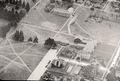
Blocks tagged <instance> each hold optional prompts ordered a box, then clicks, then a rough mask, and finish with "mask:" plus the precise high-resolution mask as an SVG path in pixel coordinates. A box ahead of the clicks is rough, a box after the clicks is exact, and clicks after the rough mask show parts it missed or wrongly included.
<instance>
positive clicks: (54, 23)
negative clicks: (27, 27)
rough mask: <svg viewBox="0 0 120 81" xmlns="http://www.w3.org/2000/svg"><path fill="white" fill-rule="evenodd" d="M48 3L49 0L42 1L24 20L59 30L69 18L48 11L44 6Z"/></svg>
mask: <svg viewBox="0 0 120 81" xmlns="http://www.w3.org/2000/svg"><path fill="white" fill-rule="evenodd" d="M47 3H48V2H47V0H44V1H42V2H41V3H40V4H39V5H38V6H37V7H36V8H35V9H32V10H31V11H30V12H29V13H28V15H27V16H26V18H25V19H24V20H23V21H22V22H24V23H30V24H33V25H37V26H42V27H44V28H46V29H50V30H55V31H58V30H59V29H60V28H61V27H62V25H63V24H64V23H65V21H66V20H67V19H68V18H65V17H61V16H58V15H53V14H52V13H46V12H45V11H44V8H45V5H46V4H47Z"/></svg>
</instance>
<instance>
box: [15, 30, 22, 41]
mask: <svg viewBox="0 0 120 81" xmlns="http://www.w3.org/2000/svg"><path fill="white" fill-rule="evenodd" d="M19 36H20V34H19V31H16V32H15V34H14V35H13V40H15V41H19Z"/></svg>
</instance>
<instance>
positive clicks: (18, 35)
mask: <svg viewBox="0 0 120 81" xmlns="http://www.w3.org/2000/svg"><path fill="white" fill-rule="evenodd" d="M24 39H25V38H24V33H23V31H21V30H20V31H18V30H17V31H16V32H15V34H14V35H13V40H15V41H18V42H24ZM27 41H28V42H33V43H38V38H37V36H36V37H35V38H34V39H33V38H32V37H30V38H29V39H28V40H27ZM44 46H45V48H46V49H51V48H52V49H55V48H56V46H57V44H56V42H55V40H54V39H52V38H48V39H47V40H45V43H44Z"/></svg>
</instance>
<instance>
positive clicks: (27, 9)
mask: <svg viewBox="0 0 120 81" xmlns="http://www.w3.org/2000/svg"><path fill="white" fill-rule="evenodd" d="M25 9H26V11H27V12H28V11H29V10H30V4H29V3H27V4H26V7H25Z"/></svg>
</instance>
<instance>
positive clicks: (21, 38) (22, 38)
mask: <svg viewBox="0 0 120 81" xmlns="http://www.w3.org/2000/svg"><path fill="white" fill-rule="evenodd" d="M19 41H20V42H23V41H24V34H23V31H20V36H19Z"/></svg>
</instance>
